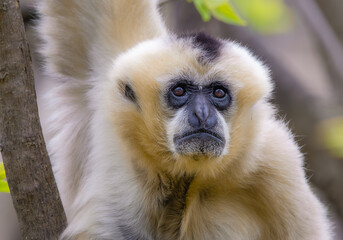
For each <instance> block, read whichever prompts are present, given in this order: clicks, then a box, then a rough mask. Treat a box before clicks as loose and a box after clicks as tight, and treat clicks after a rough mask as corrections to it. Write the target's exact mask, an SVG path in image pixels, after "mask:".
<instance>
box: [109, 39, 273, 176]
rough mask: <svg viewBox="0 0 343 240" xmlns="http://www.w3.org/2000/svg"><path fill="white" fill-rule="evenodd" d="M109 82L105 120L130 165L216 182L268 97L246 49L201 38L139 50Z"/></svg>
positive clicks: (118, 64) (153, 43)
mask: <svg viewBox="0 0 343 240" xmlns="http://www.w3.org/2000/svg"><path fill="white" fill-rule="evenodd" d="M110 79H111V84H110V87H108V88H107V94H109V95H110V98H109V99H111V100H110V101H108V108H109V109H112V111H110V114H109V116H110V119H111V121H112V123H113V126H114V128H115V129H116V135H118V136H119V138H120V141H121V142H122V143H123V146H126V147H127V148H128V149H129V151H130V152H131V153H132V160H133V161H137V162H138V164H140V165H145V166H148V167H150V168H158V169H160V170H163V171H168V172H170V173H173V174H205V175H206V174H215V173H216V171H218V170H220V169H223V168H224V167H225V166H226V165H227V164H228V163H229V162H230V160H232V159H234V158H237V157H238V156H239V154H240V152H242V151H243V150H244V149H245V148H247V147H248V142H249V138H250V137H251V136H252V135H253V133H252V131H254V130H253V127H252V125H253V120H252V112H253V108H254V104H255V103H256V102H257V101H260V100H261V99H265V98H266V97H267V96H268V95H269V94H270V92H271V89H272V85H271V83H270V79H269V75H268V70H266V68H265V67H264V66H263V65H262V64H261V63H260V62H259V61H258V60H256V59H255V58H254V57H253V56H252V55H251V54H250V53H249V52H248V51H247V50H246V49H245V48H243V47H241V46H239V45H238V44H236V43H233V42H229V41H224V40H220V39H215V38H212V37H210V36H208V35H206V34H204V33H196V34H190V35H182V36H168V37H164V38H161V39H157V40H150V41H147V42H143V43H140V44H139V45H137V46H136V47H134V48H132V49H131V50H129V51H128V52H127V53H125V54H123V55H122V56H120V57H119V58H118V59H116V61H115V63H114V65H113V69H112V71H111V75H110ZM113 88H114V89H115V91H113Z"/></svg>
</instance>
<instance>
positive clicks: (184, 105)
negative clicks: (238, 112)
mask: <svg viewBox="0 0 343 240" xmlns="http://www.w3.org/2000/svg"><path fill="white" fill-rule="evenodd" d="M230 103H231V97H230V93H229V89H228V87H227V86H226V85H224V84H222V83H221V82H213V83H211V84H209V85H206V86H198V85H195V84H194V83H192V82H191V81H187V80H179V81H176V82H175V83H174V84H172V86H171V87H170V89H169V91H168V93H167V104H168V106H169V107H170V108H172V109H173V110H174V111H175V112H177V111H182V115H184V117H183V119H184V121H181V122H180V124H182V125H184V126H183V128H182V130H181V131H178V132H177V133H175V135H174V136H173V142H174V145H175V149H176V152H177V153H178V154H181V155H212V156H219V155H220V154H221V153H222V151H223V148H224V146H225V141H226V140H225V137H224V133H223V131H222V126H221V125H222V124H220V121H219V114H221V113H223V112H225V111H227V110H228V108H229V106H230Z"/></svg>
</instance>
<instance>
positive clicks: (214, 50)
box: [179, 32, 223, 62]
mask: <svg viewBox="0 0 343 240" xmlns="http://www.w3.org/2000/svg"><path fill="white" fill-rule="evenodd" d="M179 38H182V39H191V40H192V44H193V47H195V48H200V49H201V50H202V53H203V54H202V55H201V57H200V59H199V60H200V61H201V62H211V61H213V60H215V59H216V58H217V57H218V56H219V54H220V48H221V46H222V45H223V44H222V42H221V41H220V40H218V39H215V38H213V37H211V36H210V35H208V34H206V33H203V32H196V33H188V34H181V35H180V36H179Z"/></svg>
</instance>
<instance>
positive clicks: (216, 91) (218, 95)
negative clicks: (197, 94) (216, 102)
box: [213, 88, 226, 98]
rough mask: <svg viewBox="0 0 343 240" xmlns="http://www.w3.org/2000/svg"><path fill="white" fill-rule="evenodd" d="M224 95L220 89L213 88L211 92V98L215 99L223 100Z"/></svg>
mask: <svg viewBox="0 0 343 240" xmlns="http://www.w3.org/2000/svg"><path fill="white" fill-rule="evenodd" d="M225 95H226V92H225V91H224V90H223V89H222V88H215V89H214V91H213V96H214V97H216V98H223V97H225Z"/></svg>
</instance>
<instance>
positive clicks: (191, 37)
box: [39, 0, 331, 240]
mask: <svg viewBox="0 0 343 240" xmlns="http://www.w3.org/2000/svg"><path fill="white" fill-rule="evenodd" d="M156 5H157V1H153V0H139V1H137V0H112V1H111V0H98V1H92V0H59V1H57V0H42V1H41V2H40V4H39V11H40V14H41V21H40V24H39V31H40V34H41V36H42V38H43V42H44V44H43V46H42V50H41V52H42V54H43V56H44V57H45V59H46V71H47V73H48V74H49V76H50V77H55V78H56V81H57V82H58V87H57V88H55V89H52V90H51V92H50V93H49V95H48V96H49V104H50V107H51V117H50V119H49V123H48V128H49V129H48V132H49V134H48V135H47V138H48V139H47V140H48V150H49V153H50V155H51V159H52V163H53V168H54V172H55V177H56V180H57V184H58V187H59V190H60V194H61V197H62V201H63V205H64V207H65V211H66V214H67V218H68V224H69V225H68V227H67V229H66V230H65V232H64V233H63V234H62V236H61V239H116V240H117V239H119V240H120V239H125V240H128V239H132V240H152V239H159V240H166V239H183V240H192V239H193V240H201V239H203V240H209V239H220V240H221V239H223V240H229V239H231V240H249V239H250V240H258V239H259V240H329V239H331V237H330V224H329V221H328V220H327V216H326V210H325V208H324V207H323V205H322V204H321V203H320V202H319V201H318V199H317V198H316V197H315V195H314V194H313V193H312V191H311V189H310V187H309V184H308V182H307V180H306V177H305V174H304V170H303V167H302V166H303V155H302V154H301V153H300V151H299V147H298V146H297V145H296V143H295V141H294V139H293V135H292V134H291V133H290V131H289V130H288V128H287V126H286V124H285V123H284V122H282V121H280V120H278V119H277V118H276V117H275V110H274V107H273V106H272V105H271V104H270V103H269V101H268V100H269V98H270V96H271V92H272V90H273V84H272V82H271V80H270V76H269V70H268V69H267V67H266V66H264V65H263V64H262V63H261V62H260V61H259V60H257V58H256V57H254V56H253V55H252V54H251V53H250V52H249V51H248V50H247V49H246V48H244V47H242V46H240V45H239V44H237V43H234V42H231V41H227V40H222V39H217V38H213V37H211V36H209V35H207V34H205V33H192V34H183V35H175V34H172V33H169V32H168V31H167V30H166V28H165V26H164V23H163V21H162V20H161V18H160V16H159V14H158V11H157V7H156Z"/></svg>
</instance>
